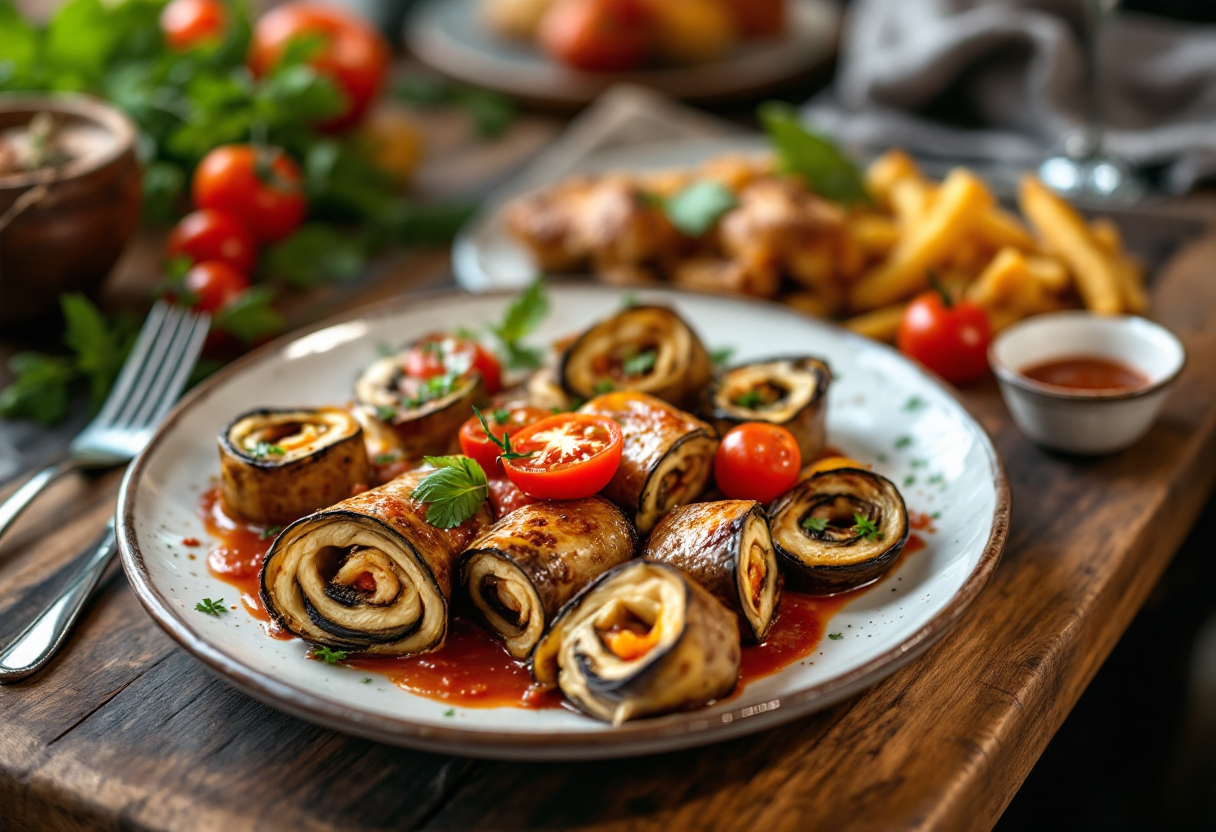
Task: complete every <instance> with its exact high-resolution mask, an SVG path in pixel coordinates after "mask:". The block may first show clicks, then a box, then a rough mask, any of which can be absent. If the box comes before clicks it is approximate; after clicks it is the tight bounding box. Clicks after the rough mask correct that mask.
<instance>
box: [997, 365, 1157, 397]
mask: <svg viewBox="0 0 1216 832" xmlns="http://www.w3.org/2000/svg"><path fill="white" fill-rule="evenodd" d="M1018 372H1020V373H1021V374H1022V375H1024V376H1026V378H1028V379H1031V380H1032V381H1037V382H1039V383H1040V384H1050V385H1051V386H1053V387H1067V388H1068V389H1070V390H1098V391H1110V392H1114V391H1126V390H1137V389H1139V388H1141V387H1146V386H1148V378H1147V377H1146V376H1145V375H1144V374H1143V373H1141V372H1140V371H1139V370H1136V369H1135V368H1133V367H1129V366H1127V365H1126V364H1121V363H1119V362H1117V361H1109V360H1107V359H1105V358H1090V357H1073V358H1059V359H1055V360H1053V361H1045V362H1043V363H1042V364H1034V365H1032V366H1030V367H1023V368H1022V369H1021V370H1019V371H1018Z"/></svg>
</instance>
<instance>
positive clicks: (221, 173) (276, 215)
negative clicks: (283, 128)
mask: <svg viewBox="0 0 1216 832" xmlns="http://www.w3.org/2000/svg"><path fill="white" fill-rule="evenodd" d="M301 178H302V177H301V175H300V168H299V167H298V166H297V165H296V163H295V162H294V161H292V159H291V157H290V156H288V155H287V153H286V152H285V151H284V150H283V149H282V148H278V147H254V146H253V145H248V144H226V145H221V146H220V147H217V148H215V149H214V150H212V151H211V152H210V153H208V154H207V155H206V156H204V157H203V161H201V162H199V165H198V167H197V168H196V169H195V171H194V185H193V188H194V207H196V208H209V209H211V210H214V211H223V212H224V213H226V214H229V215H231V216H232V217H234V218H235V219H236V220H237V221H238V222H240V223H241V224H242V225H244V226H245V227H246V228H248V229H249V230H250V231H252V232H253V235H254V236H255V237H257V238H258V240H260V241H261V242H264V243H273V242H275V241H276V240H281V239H283V238H284V237H286V236H287V235H288V234H290V233H291V232H293V231H295V230H296V229H297V228H298V227H299V225H300V223H301V222H303V221H304V213H305V211H306V210H307V205H306V203H305V201H304V189H303V187H302V186H301V184H300V181H301Z"/></svg>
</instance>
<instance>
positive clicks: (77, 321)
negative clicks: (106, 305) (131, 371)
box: [59, 293, 135, 409]
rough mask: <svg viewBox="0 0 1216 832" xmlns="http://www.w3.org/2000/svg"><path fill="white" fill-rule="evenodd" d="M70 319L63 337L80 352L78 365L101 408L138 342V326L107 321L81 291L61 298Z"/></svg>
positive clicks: (78, 353) (64, 311)
mask: <svg viewBox="0 0 1216 832" xmlns="http://www.w3.org/2000/svg"><path fill="white" fill-rule="evenodd" d="M59 302H60V306H62V308H63V317H64V320H65V321H66V322H67V329H66V330H64V333H63V340H64V343H66V344H67V345H68V346H69V347H71V348H72V350H73V352H75V353H76V367H77V369H79V370H80V372H81V373H82V374H83V375H84V376H85V378H87V379H88V380H89V386H90V389H91V390H92V397H93V407H94V409H97V408H100V407H101V405H102V404H103V403H104V402H105V400H106V395H107V394H108V393H109V392H110V386H111V385H112V384H113V383H114V379H115V378H117V377H118V372H119V371H120V370H121V369H122V363H123V362H124V361H126V359H127V353H128V352H130V351H131V345H132V344H133V343H135V327H134V326H133V325H132V324H131V323H130V322H126V321H123V320H122V319H115V320H114V321H113V322H110V321H107V320H106V317H105V316H104V315H102V314H101V312H100V311H99V310H98V309H97V307H96V306H94V305H93V303H92V302H91V301H90V300H89V299H88V298H86V297H85V296H84V295H81V294H75V293H73V294H67V295H63V296H61V297H60V299H59Z"/></svg>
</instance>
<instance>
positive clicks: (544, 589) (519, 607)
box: [460, 497, 637, 659]
mask: <svg viewBox="0 0 1216 832" xmlns="http://www.w3.org/2000/svg"><path fill="white" fill-rule="evenodd" d="M636 548H637V533H636V532H635V531H634V529H633V526H632V524H630V522H629V519H628V518H627V517H625V515H624V513H623V512H622V511H621V510H620V509H619V508H617V507H616V506H615V505H613V504H612V503H610V502H609V501H608V500H606V499H604V498H603V497H588V498H586V499H583V500H563V501H556V502H540V503H533V504H531V505H526V506H523V507H522V508H519V509H516V510H515V511H513V512H511V514H509V515H507V516H506V517H504V518H503V519H502V520H499V521H498V522H497V523H495V524H494V525H493V526H491V527H490V528H488V529H486V530H485V531H484V532H482V533H481V535H480V536H479V537H478V538H477V539H476V540H474V541H473V543H472V544H470V545H469V548H468V549H467V550H466V551H465V553H464V555H463V557H462V558H461V568H460V580H461V583H462V585H463V586H464V588H465V591H466V592H467V593H468V596H469V598H470V599H471V600H472V602H473V605H474V606H475V607H476V608H477V609H478V610H480V611H481V613H482V615H483V616H484V617H485V620H486V622H487V623H488V624H489V626H490V629H491V631H493V632H496V633H498V634H499V635H500V636H502V639H503V641H504V642H505V643H506V646H507V650H508V652H510V654H511V655H512V656H514V657H515V658H517V659H523V658H527V657H528V655H529V654H531V652H532V648H533V647H535V646H536V642H538V641H540V637H541V636H542V635H543V634H544V633H545V631H546V630H547V629H548V628H549V623H550V622H551V621H552V620H553V617H554V616H555V615H557V613H558V611H559V610H560V609H561V608H562V605H563V604H565V603H566V602H567V601H569V600H570V599H571V598H573V597H574V595H575V593H577V592H578V591H579V590H580V589H582V588H583V587H584V586H586V585H587V584H588V583H590V582H591V581H592V580H593V579H594V578H596V577H598V576H599V575H600V574H602V573H603V572H606V571H607V570H609V569H611V568H612V567H614V566H617V565H618V564H621V563H624V562H625V561H627V560H629V559H631V558H632V557H633V555H634V550H635V549H636Z"/></svg>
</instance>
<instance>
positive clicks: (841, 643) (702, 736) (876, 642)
mask: <svg viewBox="0 0 1216 832" xmlns="http://www.w3.org/2000/svg"><path fill="white" fill-rule="evenodd" d="M638 294H639V295H640V296H641V299H642V300H643V301H656V302H660V303H668V304H671V305H673V306H674V307H675V308H676V309H677V310H678V311H679V312H680V313H681V314H683V315H684V316H685V317H686V318H687V319H688V320H689V321H690V322H692V324H693V326H694V327H695V328H696V329H697V330H698V331H699V332H700V334H701V336H702V338H703V339H704V340H705V342H706V343H707V345H708V346H710V347H711V348H722V347H733V348H735V350H736V352H735V360H748V359H758V358H763V357H766V356H770V355H790V354H795V353H808V354H812V355H817V356H821V357H823V358H825V359H826V360H827V361H828V362H829V363H830V364H831V366H832V368H833V370H834V372H835V375H836V380H835V381H834V382H833V386H832V389H831V393H830V395H829V407H828V435H829V442H830V443H831V444H832V445H833V446H835V447H837V448H839V449H841V450H842V451H844V452H846V453H848V454H849V455H851V456H855V457H858V458H860V459H862V460H871V461H873V462H874V465H875V468H876V469H877V470H878V471H880V472H881V473H883V474H886V475H887V476H889V477H891V478H892V479H893V480H894V481H895V482H896V483H897V484H900V485H901V486H902V490H903V493H904V496H905V498H906V500H907V503H908V507H909V509H910V510H913V511H918V512H924V513H928V514H932V513H934V512H940V517H939V518H938V519H937V520H936V521H935V523H934V525H935V526H936V532H934V533H932V534H926V535H925V539H926V542H927V546H926V547H925V548H924V549H923V550H921V551H920V552H917V553H915V554H913V555H911V556H910V557H908V558H907V559H906V561H905V562H904V563H903V564H902V565H900V566H899V568H898V570H897V572H895V573H894V574H893V575H891V576H890V577H888V578H887V579H886V581H885V582H883V583H882V584H880V585H878V586H877V587H875V588H874V589H873V590H872V591H870V592H867V593H865V594H863V595H861V596H860V597H859V598H857V599H855V600H853V601H852V602H850V603H849V604H848V605H847V606H845V607H844V609H843V610H842V611H841V612H839V613H837V615H836V616H835V617H834V618H833V619H832V622H831V624H830V625H829V630H830V631H831V632H839V633H842V634H843V635H844V637H843V638H841V639H838V640H828V639H825V640H824V641H823V643H822V644H821V645H820V646H819V648H818V649H817V650H816V651H815V652H814V653H813V654H812V655H810V656H808V657H807V659H806V660H805V661H803V662H802V663H798V664H794V665H791V666H790V667H787V668H786V669H784V670H782V671H780V672H779V673H777V674H774V675H772V676H769V677H766V678H763V679H760V680H757V681H755V682H753V683H751V684H750V685H748V686H747V688H746V689H745V690H744V691H743V693H742V694H741V695H739V696H737V697H735V698H734V699H732V700H731V701H729V702H726V703H723V704H720V705H716V706H713V707H710V708H706V709H704V710H700V711H695V712H690V713H681V714H674V715H671V716H665V717H659V718H656V719H647V720H640V721H637V722H631V723H627V724H625V725H623V726H621V727H619V728H612V727H610V726H608V725H605V724H603V723H599V722H596V721H594V720H591V719H588V718H586V717H583V716H580V715H578V714H575V713H572V712H568V711H565V710H520V709H515V708H487V709H475V708H457V709H455V710H454V712H450V709H449V707H448V706H447V705H446V704H444V703H442V702H437V701H434V700H431V699H425V698H421V697H417V696H414V695H411V694H409V693H406V692H404V691H401V690H399V689H397V688H395V687H394V686H393V685H392V684H391V683H389V682H388V681H387V680H386V679H383V678H381V677H376V681H375V682H374V683H373V684H363V683H362V681H361V680H362V679H363V678H364V676H365V675H366V674H364V673H363V672H361V671H357V670H351V669H348V668H344V667H341V666H329V665H325V664H322V663H320V662H315V661H310V660H307V659H306V658H305V654H306V652H307V647H306V645H305V644H304V643H303V642H300V641H276V640H273V639H270V638H268V637H267V636H266V635H265V634H264V633H263V632H262V630H261V628H260V627H259V626H258V622H256V621H255V620H253V619H252V618H250V617H249V616H248V614H247V613H246V612H245V611H244V610H243V609H239V610H235V611H232V612H231V613H229V614H227V615H224V616H223V617H222V618H218V619H217V618H213V617H210V616H207V615H204V614H202V613H199V612H197V611H195V609H194V605H195V604H196V603H197V602H198V601H199V599H201V598H204V597H210V598H216V597H231V594H232V592H233V590H232V588H231V587H230V586H228V585H226V584H224V583H222V582H221V581H219V580H218V579H216V578H214V577H212V576H211V575H210V574H209V573H208V571H207V568H206V565H205V563H204V559H203V558H202V557H201V556H200V557H198V559H196V560H190V559H189V558H188V557H187V556H186V555H185V554H183V551H182V548H181V545H180V543H181V540H182V538H183V537H188V536H195V537H198V538H200V539H204V540H205V539H206V532H205V530H204V527H203V524H202V522H201V521H200V520H199V518H198V517H197V515H196V506H197V505H198V501H199V496H200V494H201V492H202V491H203V490H204V489H205V488H206V487H207V484H208V482H209V480H211V479H212V478H214V477H215V476H217V473H218V461H217V451H216V435H217V433H218V431H219V429H220V427H221V426H222V425H223V424H225V423H226V422H227V421H228V420H229V419H230V418H231V417H232V415H233V414H234V413H237V412H239V411H242V410H247V409H249V408H252V407H255V406H258V405H268V406H272V407H278V406H291V405H301V406H311V405H321V404H331V403H334V402H343V401H347V400H349V398H350V395H351V385H352V384H353V382H354V378H355V375H356V374H357V372H358V370H359V368H361V367H363V366H364V365H366V364H367V363H368V362H370V361H372V360H374V359H375V358H376V357H377V355H378V352H377V345H378V344H381V343H383V342H388V343H393V344H400V343H403V342H406V341H409V340H410V339H411V338H414V337H417V336H419V335H422V334H424V333H426V332H431V331H434V330H436V329H443V328H454V327H456V326H475V325H478V324H483V323H486V322H489V321H493V320H496V319H498V318H499V316H500V315H501V314H502V310H503V308H504V306H505V304H506V302H507V298H508V296H506V295H501V294H499V295H478V296H469V295H464V294H454V293H449V294H443V295H437V296H429V297H422V298H418V297H412V298H403V299H402V300H400V301H398V302H396V303H394V304H388V305H383V306H380V307H378V308H376V309H374V310H369V311H366V312H364V313H363V314H361V315H358V316H355V317H351V318H348V319H345V320H341V321H338V322H335V323H330V324H326V325H322V326H320V327H318V328H315V329H313V330H311V331H306V332H303V333H301V334H298V335H292V336H288V337H287V338H285V339H282V340H280V341H278V342H276V343H274V344H271V345H269V346H267V347H265V348H263V349H261V350H258V351H257V352H255V353H253V354H252V355H250V356H248V357H246V358H244V359H243V360H241V361H238V362H237V363H235V364H234V365H232V366H230V367H229V368H227V369H226V370H224V371H222V372H221V373H219V374H218V375H217V376H215V377H214V378H212V379H210V380H209V381H207V382H205V383H204V384H203V385H202V386H200V387H199V388H198V389H196V390H195V391H193V392H192V393H191V394H190V395H189V396H187V398H186V399H185V400H184V401H183V402H182V403H181V404H180V405H179V406H178V407H177V409H176V410H175V411H174V412H173V414H172V415H171V416H170V417H169V419H168V420H167V421H166V422H165V424H164V426H163V427H162V428H161V430H160V431H159V433H157V435H156V437H155V438H154V439H153V440H152V443H151V444H150V445H149V446H148V449H147V450H146V451H145V452H144V454H143V455H142V456H140V457H139V459H138V460H136V462H135V463H134V465H132V467H131V469H130V470H129V472H128V473H127V477H126V479H125V480H124V482H123V487H122V493H121V496H120V502H119V508H118V512H119V519H120V526H119V543H120V545H121V550H122V560H123V566H124V568H125V569H126V572H127V576H128V577H129V579H130V582H131V586H132V587H133V589H134V591H135V593H136V595H137V596H138V598H139V600H140V601H141V602H142V603H143V605H144V606H145V607H146V608H147V610H148V612H149V613H150V614H151V615H152V617H153V618H154V619H156V621H157V623H159V624H160V625H161V626H162V627H163V628H164V629H165V630H166V631H168V633H169V634H170V635H171V636H173V637H174V638H175V639H177V641H178V642H180V643H181V644H182V646H183V647H185V648H186V649H187V650H188V651H190V652H191V653H193V654H194V655H195V656H196V657H197V658H198V659H199V660H201V661H202V662H203V663H205V664H206V665H207V666H208V667H209V668H211V669H212V670H213V671H214V672H216V673H218V674H219V675H220V676H222V677H224V678H225V679H227V680H228V681H230V682H231V683H232V684H234V685H236V686H237V687H238V688H240V689H241V690H243V691H245V692H247V693H248V694H250V695H251V696H253V697H255V698H257V699H260V700H262V701H263V702H266V703H268V704H270V705H273V706H274V707H277V708H280V709H282V710H284V711H286V712H288V713H291V714H294V715H296V716H298V717H301V718H303V719H307V720H310V721H313V722H316V723H319V724H321V725H325V726H327V727H330V728H333V729H335V730H339V731H345V732H348V733H351V734H357V735H359V736H363V737H368V738H371V739H375V740H380V741H382V742H389V743H395V744H399V745H406V746H413V747H417V748H422V749H427V750H431V751H439V752H447V753H453V754H465V755H471V756H480V757H498V758H516V759H589V758H599V757H613V756H625V755H631V754H645V753H653V752H658V751H667V750H672V749H677V748H685V747H689V746H696V745H704V744H707V743H712V742H717V741H720V740H724V739H727V738H729V737H736V736H739V735H742V734H748V733H752V732H755V731H760V730H764V729H767V728H772V727H774V726H777V725H781V724H782V723H785V722H789V721H790V720H793V719H797V718H798V717H801V716H804V715H806V714H808V713H811V712H813V711H816V710H819V709H821V708H824V707H826V706H828V705H831V704H833V703H835V702H838V701H840V700H842V699H845V698H847V697H849V696H852V695H854V694H856V693H857V692H859V691H861V690H862V689H864V688H866V687H867V686H869V685H872V684H874V683H875V682H877V681H879V680H880V679H883V678H884V677H886V676H888V675H890V674H891V673H893V672H895V670H897V669H898V668H900V667H902V666H903V665H905V664H907V663H908V662H909V661H911V660H912V659H913V658H915V657H916V656H917V655H919V654H920V653H922V652H923V651H924V650H925V649H926V648H927V647H928V646H929V645H930V644H932V643H933V642H934V641H935V640H936V639H937V638H939V637H940V636H941V635H942V634H943V633H944V632H946V630H948V629H949V628H950V627H951V626H952V625H953V624H955V623H956V622H957V621H958V619H959V617H960V616H961V615H962V614H963V611H964V610H965V609H966V607H967V606H968V604H970V602H971V601H972V600H973V599H974V598H975V597H976V595H977V594H978V593H979V592H980V590H981V589H982V588H983V586H984V584H985V583H986V582H987V581H988V578H989V576H990V575H991V573H992V570H993V569H994V568H995V566H996V563H997V560H998V559H999V557H1000V553H1001V550H1002V548H1003V546H1004V543H1005V536H1006V532H1007V526H1008V519H1009V491H1008V487H1007V485H1006V482H1005V477H1004V474H1003V472H1002V470H1001V465H1000V462H999V460H998V459H997V456H996V453H995V452H994V450H993V448H992V445H991V443H990V442H989V440H988V437H987V436H986V435H985V433H984V431H983V429H982V428H981V427H980V426H979V425H978V424H977V423H976V421H975V420H974V419H973V418H972V417H971V416H970V415H968V413H967V412H966V410H965V409H964V408H963V406H962V405H961V404H960V403H959V401H958V400H957V399H956V398H955V397H954V395H953V394H952V393H951V392H950V390H949V389H947V388H946V387H945V386H944V385H942V384H941V383H940V382H938V381H937V380H936V379H934V378H933V377H931V376H930V375H928V374H927V373H925V372H924V371H923V370H921V369H919V368H917V367H916V366H914V365H913V364H911V363H910V362H908V361H907V360H905V359H904V358H902V357H901V356H900V355H899V354H898V353H897V352H895V351H894V350H891V349H889V348H888V347H886V346H883V345H881V344H877V343H875V342H872V341H869V340H866V339H864V338H861V337H859V336H857V335H853V334H851V333H849V332H847V331H845V330H843V329H840V328H837V327H835V326H832V325H830V324H825V323H821V322H817V321H813V320H810V319H808V318H805V317H802V316H800V315H798V314H796V313H794V312H792V311H790V310H788V309H786V308H784V307H781V306H777V305H773V304H768V303H762V302H755V301H748V300H743V299H738V298H729V299H728V298H720V297H712V296H707V295H695V294H689V293H682V292H670V291H658V290H656V291H644V292H640V293H638ZM551 300H552V311H551V312H550V314H549V316H548V318H547V319H546V320H545V322H544V325H543V327H542V329H541V331H540V332H539V333H538V334H537V335H536V336H535V339H534V341H535V343H542V342H543V341H544V340H545V339H551V338H554V337H557V336H561V335H566V334H569V333H570V332H572V331H575V330H578V329H580V328H582V327H584V326H586V325H587V324H589V323H591V322H592V321H594V320H597V319H599V318H601V317H603V316H604V315H605V314H607V313H608V312H610V311H612V310H613V309H615V308H617V307H618V306H619V304H620V302H621V293H620V292H619V291H618V290H613V289H610V288H607V287H598V286H587V285H582V286H574V285H571V286H555V287H552V290H551ZM196 551H200V552H201V551H205V550H202V549H200V550H196ZM445 714H448V715H445Z"/></svg>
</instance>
